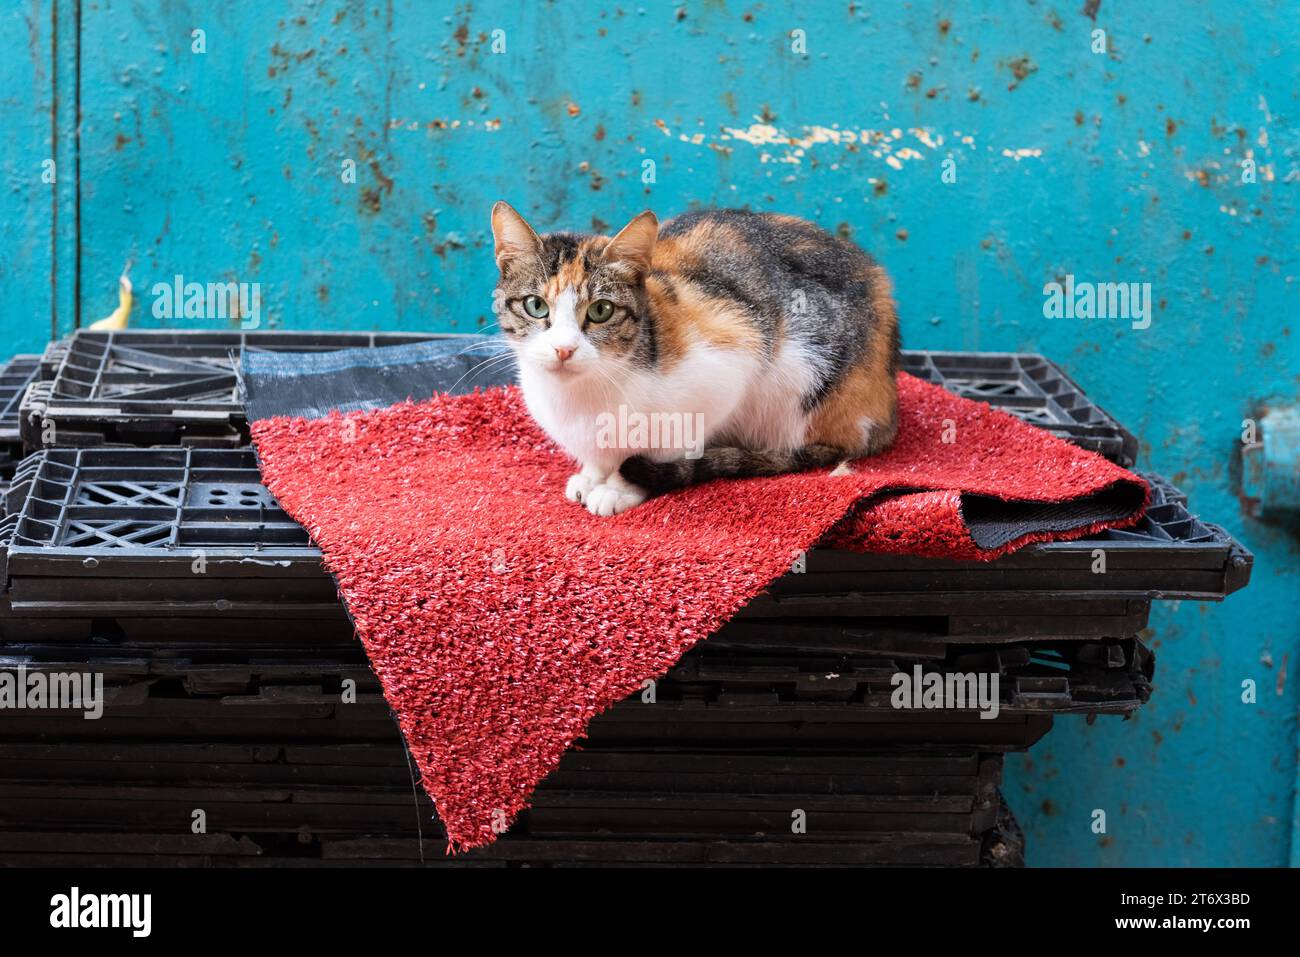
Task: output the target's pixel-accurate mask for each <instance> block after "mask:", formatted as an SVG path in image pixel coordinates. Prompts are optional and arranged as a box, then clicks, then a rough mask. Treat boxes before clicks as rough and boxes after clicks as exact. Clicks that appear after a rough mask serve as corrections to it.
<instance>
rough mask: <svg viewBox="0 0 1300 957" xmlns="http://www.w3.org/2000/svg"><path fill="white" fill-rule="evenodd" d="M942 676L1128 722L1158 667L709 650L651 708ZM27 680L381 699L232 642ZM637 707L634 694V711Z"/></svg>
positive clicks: (1116, 657) (956, 652)
mask: <svg viewBox="0 0 1300 957" xmlns="http://www.w3.org/2000/svg"><path fill="white" fill-rule="evenodd" d="M918 666H919V667H921V668H922V669H923V670H924V671H925V672H927V673H929V672H935V673H940V674H950V673H955V674H976V675H997V676H998V681H999V688H998V692H999V694H998V705H999V708H1000V709H1001V710H1006V711H1008V712H1035V713H1036V712H1050V713H1070V712H1076V713H1089V714H1099V713H1109V714H1127V713H1129V712H1131V711H1134V710H1136V709H1137V708H1138V707H1139V706H1140V705H1141V704H1143V703H1145V702H1146V701H1147V699H1148V698H1149V697H1150V694H1151V678H1152V675H1153V672H1154V663H1153V657H1152V655H1151V653H1150V652H1149V651H1148V650H1147V649H1146V648H1145V647H1144V646H1143V645H1142V643H1141V642H1140V641H1139V640H1138V639H1136V638H1125V639H1106V640H1100V641H1096V640H1094V641H1078V640H1056V641H1052V640H1044V639H1040V640H1038V641H1027V642H1024V643H1020V644H1000V645H978V646H977V645H965V644H960V643H958V644H950V645H948V646H947V647H946V648H945V653H944V654H943V655H941V656H926V657H919V658H918V657H909V656H903V655H898V654H894V653H891V652H889V651H887V650H883V649H874V650H864V651H859V652H856V653H853V654H839V653H826V652H818V651H809V650H804V651H794V650H791V651H787V652H784V653H763V652H757V653H755V652H751V651H744V650H740V651H738V650H737V649H736V648H735V647H734V646H731V645H721V646H715V645H714V643H713V642H712V641H706V642H702V643H701V644H699V645H697V646H696V647H694V648H692V649H691V650H690V651H688V652H687V653H686V654H685V655H683V656H682V658H681V660H680V661H679V662H678V663H677V664H676V665H675V666H674V667H673V668H672V669H671V670H670V671H669V672H668V673H667V674H666V675H664V676H663V677H661V678H660V679H659V680H658V681H657V682H656V700H657V701H658V702H664V703H667V702H687V703H690V702H697V703H698V702H702V703H708V704H724V705H725V704H749V705H754V704H762V705H771V706H794V705H797V704H800V703H811V704H821V703H841V704H855V705H858V706H861V707H866V708H874V709H878V710H879V709H885V708H889V707H891V703H890V698H891V694H892V691H893V680H894V676H895V675H897V674H900V673H902V674H906V675H909V676H910V675H912V673H913V669H914V668H915V667H918ZM19 667H22V668H25V669H27V671H28V672H38V671H39V672H44V673H54V674H58V673H74V672H86V671H93V672H94V673H97V674H101V675H103V676H104V681H105V684H106V686H107V687H108V688H109V689H110V690H111V692H112V694H113V695H114V697H115V700H119V701H120V700H123V698H124V697H126V696H130V695H131V694H132V692H135V698H134V699H132V700H140V701H142V700H144V699H145V698H147V697H149V696H150V695H154V694H166V695H169V696H172V697H174V696H176V695H179V694H184V695H189V696H204V695H208V696H212V695H218V696H222V697H223V698H224V700H225V701H226V702H227V703H229V702H231V701H234V700H236V699H235V697H234V696H244V698H245V700H250V699H252V698H259V699H263V700H279V701H289V700H293V701H296V702H298V703H304V702H307V701H310V700H315V701H317V702H319V703H320V704H321V705H322V706H326V705H332V704H333V703H334V702H335V701H336V700H337V698H338V695H339V691H340V689H341V688H342V687H343V683H344V682H345V681H351V682H353V683H354V687H355V689H356V690H357V691H358V692H359V693H362V694H366V695H370V696H374V695H377V694H379V692H380V688H379V684H378V681H377V680H376V679H375V678H374V676H373V674H372V673H371V671H370V668H369V665H368V663H367V662H366V660H365V655H364V652H363V651H362V649H361V647H360V645H359V644H358V643H356V642H352V643H351V644H350V645H342V646H329V645H323V646H316V647H313V648H311V649H308V650H305V651H303V652H299V653H297V654H293V653H292V652H291V651H290V650H288V649H275V650H274V652H271V651H270V650H268V649H265V648H261V647H257V646H252V647H249V646H247V645H244V644H242V643H240V642H239V641H238V640H232V641H230V642H228V643H227V644H226V645H224V646H219V647H217V648H215V649H214V648H205V647H191V646H188V645H187V644H186V643H184V641H183V640H181V639H179V638H178V640H176V641H175V642H174V643H173V644H172V646H171V647H168V648H156V647H155V648H151V647H147V646H142V645H140V644H139V643H127V644H123V645H111V644H98V645H96V644H89V645H85V644H72V643H67V644H58V643H56V644H45V645H42V644H34V643H25V642H12V641H10V642H0V668H7V669H10V668H19ZM638 699H639V692H638V693H637V694H634V695H632V696H631V697H630V699H629V700H630V702H631V703H635V702H636V701H637V700H638Z"/></svg>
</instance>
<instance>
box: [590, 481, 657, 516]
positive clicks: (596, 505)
mask: <svg viewBox="0 0 1300 957" xmlns="http://www.w3.org/2000/svg"><path fill="white" fill-rule="evenodd" d="M645 499H646V495H645V492H643V491H642V490H641V489H639V488H637V487H636V486H635V485H630V484H629V483H627V482H624V481H622V480H621V479H619V478H618V473H617V472H616V473H614V475H611V476H610V477H609V478H608V479H606V480H605V484H603V485H597V486H596V487H595V488H593V489H592V490H591V491H590V492H588V493H587V497H586V502H585V504H586V506H587V511H589V512H591V514H592V515H600V516H608V515H617V514H619V513H620V512H626V511H627V510H628V509H629V508H632V507H633V506H636V505H640V504H641V503H642V502H644V501H645Z"/></svg>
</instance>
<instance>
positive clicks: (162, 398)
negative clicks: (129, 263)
mask: <svg viewBox="0 0 1300 957" xmlns="http://www.w3.org/2000/svg"><path fill="white" fill-rule="evenodd" d="M442 338H463V339H465V341H467V342H472V341H477V340H478V339H479V338H481V337H475V336H458V335H439V334H432V333H427V334H426V333H319V332H248V333H242V332H201V331H183V332H170V331H157V330H144V331H134V330H132V331H123V332H91V331H88V330H82V331H79V332H77V333H76V334H74V335H73V336H71V337H69V338H68V339H64V340H61V341H59V342H56V343H52V344H51V345H50V347H49V348H48V349H47V350H46V352H45V355H44V356H43V357H42V359H41V364H42V366H43V368H44V369H45V370H46V373H47V374H46V378H48V379H49V380H50V381H48V382H46V383H43V384H41V385H39V386H37V387H36V388H34V389H31V390H30V391H29V393H28V396H27V398H26V399H25V400H24V403H23V410H22V412H23V423H22V426H23V432H22V435H23V438H24V440H25V441H26V443H27V445H28V447H29V448H40V447H42V445H44V444H45V443H44V442H43V441H42V439H41V436H42V432H43V428H44V423H45V421H46V420H53V421H54V422H55V424H56V444H57V445H60V446H95V445H105V444H108V445H143V446H152V445H191V444H192V445H202V446H210V447H234V446H238V445H242V444H245V443H247V441H248V424H247V421H246V419H245V417H244V410H243V407H242V405H241V403H240V399H239V394H238V389H237V382H236V375H235V370H236V369H237V368H238V363H239V356H240V355H241V353H242V352H244V351H277V352H278V351H312V352H320V351H329V350H334V349H344V348H366V347H374V346H382V345H400V344H404V343H410V342H421V341H427V340H430V339H442ZM903 368H904V369H905V370H906V371H907V372H910V373H912V374H913V375H916V376H919V377H920V378H923V379H925V380H927V381H929V382H933V383H935V384H937V385H941V386H943V387H944V388H946V389H949V390H950V391H952V392H954V393H956V394H958V395H962V396H966V397H968V398H972V399H978V400H981V401H985V402H988V403H989V404H991V405H994V406H997V407H998V408H1000V409H1002V410H1004V411H1006V412H1009V413H1011V414H1013V415H1016V416H1018V417H1020V418H1022V419H1024V420H1025V421H1027V422H1030V423H1031V424H1033V425H1036V426H1039V427H1041V428H1044V429H1046V430H1048V431H1050V432H1052V433H1053V434H1055V435H1058V436H1060V437H1061V438H1064V439H1066V440H1067V441H1070V442H1074V443H1076V444H1078V445H1081V446H1083V447H1084V448H1088V449H1092V450H1094V451H1097V452H1099V453H1101V454H1102V455H1104V456H1106V457H1107V458H1109V459H1111V460H1113V461H1116V462H1119V463H1120V464H1122V465H1131V464H1133V461H1134V458H1135V455H1136V452H1137V443H1136V440H1135V439H1134V438H1133V436H1132V435H1130V434H1129V433H1128V432H1127V431H1125V430H1124V428H1123V427H1122V426H1120V425H1119V423H1118V422H1116V421H1115V420H1114V419H1113V418H1112V417H1111V416H1109V415H1108V414H1107V413H1106V412H1105V411H1104V410H1102V409H1101V408H1100V407H1099V406H1097V405H1096V404H1095V403H1093V402H1092V401H1091V400H1089V399H1088V397H1087V396H1086V395H1085V394H1084V393H1083V390H1082V389H1080V388H1079V387H1078V386H1077V385H1076V384H1075V383H1074V382H1073V381H1072V380H1071V379H1070V378H1069V376H1067V375H1066V374H1065V373H1064V372H1063V371H1062V370H1061V369H1060V367H1059V366H1057V365H1056V364H1055V363H1053V362H1051V361H1050V360H1048V359H1046V358H1044V357H1043V356H1040V355H1032V354H1015V353H966V352H924V351H916V352H904V353H903Z"/></svg>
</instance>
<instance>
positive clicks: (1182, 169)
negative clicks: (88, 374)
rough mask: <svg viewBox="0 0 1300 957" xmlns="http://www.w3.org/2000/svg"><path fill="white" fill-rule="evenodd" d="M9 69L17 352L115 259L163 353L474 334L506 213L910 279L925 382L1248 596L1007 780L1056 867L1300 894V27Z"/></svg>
mask: <svg viewBox="0 0 1300 957" xmlns="http://www.w3.org/2000/svg"><path fill="white" fill-rule="evenodd" d="M1081 8H1083V9H1081ZM196 29H200V30H203V31H204V39H205V42H206V52H204V53H195V52H193V51H192V43H193V39H192V31H193V30H196ZM1095 29H1102V30H1104V31H1105V32H1106V35H1107V40H1108V46H1109V49H1108V51H1107V52H1104V53H1095V52H1093V51H1092V49H1091V46H1092V42H1093V38H1092V31H1093V30H1095ZM498 30H499V31H503V33H495V32H494V31H498ZM793 31H803V32H802V34H798V33H794V32H793ZM800 38H802V39H803V42H804V44H805V46H806V50H805V51H804V52H797V51H796V50H794V49H793V44H794V43H795V42H796V41H797V40H799V39H800ZM502 40H504V51H502V52H494V42H495V43H496V45H497V46H498V48H499V46H500V42H501V41H502ZM0 44H2V48H3V49H5V50H6V51H14V53H15V55H14V56H12V57H10V56H6V58H5V59H4V63H3V65H0V80H2V81H3V100H2V101H0V120H3V122H2V123H0V136H2V137H3V146H4V149H3V155H0V169H2V170H3V176H4V181H3V187H4V189H3V195H4V204H5V205H4V209H3V214H4V215H3V222H0V236H2V237H3V241H4V252H5V255H4V256H3V258H2V259H0V295H2V296H3V309H2V310H0V336H2V341H3V345H4V347H5V351H6V352H7V351H12V350H13V349H34V348H37V347H39V346H40V345H41V343H42V342H43V341H44V340H45V339H47V338H48V336H49V334H50V327H51V312H52V311H55V312H57V317H56V319H55V322H56V323H58V324H60V327H61V328H67V327H70V326H71V325H72V324H73V323H74V322H76V321H77V320H78V317H79V318H80V320H81V321H82V322H83V324H84V323H85V322H88V321H91V320H93V319H95V318H98V317H100V316H102V315H105V314H107V313H108V312H109V311H110V310H111V309H112V307H113V305H114V304H115V292H114V289H115V286H114V283H115V277H116V276H117V274H118V272H119V271H120V270H121V268H122V266H123V263H124V262H125V261H127V260H131V261H133V266H132V272H131V275H132V278H133V279H134V280H135V282H136V285H137V288H139V289H141V291H142V292H144V293H146V295H145V297H144V301H143V302H142V303H141V304H139V305H138V306H137V309H136V313H135V322H136V324H137V325H140V324H149V325H167V324H171V325H186V324H188V325H194V324H195V323H194V321H192V320H191V321H189V322H186V321H184V320H174V321H170V322H169V321H165V320H159V319H155V318H153V317H152V316H151V315H149V312H148V307H149V304H150V300H149V298H148V296H147V290H148V288H149V287H150V286H151V285H152V284H153V283H154V282H157V281H170V280H171V278H172V277H173V276H174V275H176V274H178V273H179V274H182V275H184V276H185V278H186V279H187V280H192V281H199V282H217V281H227V280H239V281H246V282H259V283H261V288H262V298H263V313H262V316H261V321H262V325H263V327H279V328H286V329H304V328H312V327H329V328H336V329H371V328H383V329H440V330H462V331H468V330H474V329H478V328H480V327H482V326H484V325H485V324H486V321H487V318H486V317H487V316H488V315H489V309H488V305H489V301H490V299H489V291H490V289H491V285H492V264H491V253H490V236H489V234H488V231H487V214H488V209H489V207H490V206H491V203H492V202H493V201H494V200H496V199H498V198H506V199H509V200H510V201H512V202H513V203H515V204H516V205H517V206H518V207H519V208H520V209H521V210H522V211H524V212H525V214H526V215H528V216H529V217H530V218H531V219H532V221H533V222H534V223H535V224H536V225H537V226H538V227H539V228H556V227H568V228H584V229H589V228H592V227H595V228H605V227H607V226H617V225H619V224H620V222H621V221H622V220H624V219H626V218H628V217H630V216H631V215H632V214H633V213H635V212H636V211H639V210H640V209H642V208H643V207H647V206H649V207H652V208H654V209H655V210H656V211H657V212H658V213H659V214H660V215H661V216H667V215H670V214H672V213H674V212H677V211H680V210H682V209H685V208H687V207H688V206H690V205H692V204H697V203H707V204H725V205H748V206H751V207H754V208H761V209H779V210H783V211H786V212H793V213H799V214H802V215H804V216H807V217H809V218H811V219H814V220H816V221H818V222H820V223H822V224H823V225H825V226H827V227H828V228H831V229H834V230H838V231H840V232H842V233H845V234H848V235H851V236H852V237H853V238H855V239H856V240H857V241H858V242H860V243H861V244H862V245H863V246H865V247H866V248H867V249H869V250H871V251H872V252H873V253H875V254H876V255H877V256H878V258H879V259H880V260H881V261H882V262H884V263H885V264H886V265H887V266H888V267H889V269H890V270H891V271H892V272H893V274H894V276H895V277H896V281H897V286H898V298H899V300H900V303H901V310H902V315H903V318H904V328H905V340H906V342H907V344H908V345H909V346H911V347H914V348H948V349H986V350H1034V351H1042V352H1045V353H1047V354H1048V355H1050V356H1052V357H1054V358H1055V359H1056V360H1058V361H1059V362H1061V363H1062V364H1063V365H1065V366H1066V367H1067V368H1068V369H1069V371H1070V372H1071V374H1072V375H1073V376H1074V377H1075V378H1077V379H1078V380H1079V381H1080V382H1082V383H1083V384H1084V385H1085V387H1086V388H1087V389H1088V391H1089V392H1090V394H1091V395H1093V396H1094V397H1095V398H1096V399H1097V400H1098V401H1099V402H1101V403H1102V404H1103V405H1104V406H1106V407H1107V408H1108V409H1109V410H1110V411H1112V412H1113V413H1114V414H1116V415H1117V416H1118V417H1119V418H1120V419H1122V420H1123V421H1124V422H1125V423H1126V424H1127V425H1128V426H1129V427H1130V428H1131V429H1132V430H1133V431H1134V432H1136V433H1139V434H1140V435H1141V436H1142V437H1143V439H1144V445H1143V458H1144V462H1143V464H1144V465H1145V466H1147V467H1153V468H1155V469H1158V470H1160V471H1162V472H1164V473H1166V474H1168V475H1170V476H1171V477H1173V478H1174V479H1175V480H1176V481H1177V482H1178V483H1179V484H1180V485H1182V486H1183V487H1184V489H1185V490H1186V491H1187V492H1188V493H1189V494H1190V496H1191V500H1192V504H1193V506H1194V508H1196V509H1197V510H1199V511H1200V512H1201V513H1202V514H1203V515H1205V516H1207V517H1209V518H1211V519H1212V520H1215V521H1218V522H1220V523H1222V524H1224V525H1226V526H1227V527H1228V528H1229V529H1230V530H1232V531H1233V532H1234V533H1236V534H1237V535H1239V536H1240V537H1241V538H1242V540H1243V541H1245V542H1246V543H1247V544H1248V546H1249V547H1250V548H1252V549H1253V550H1254V551H1255V552H1256V556H1257V564H1256V569H1255V580H1254V583H1253V584H1252V586H1251V587H1250V589H1249V590H1248V591H1247V592H1244V593H1242V594H1239V595H1237V596H1235V597H1233V598H1232V599H1230V600H1229V602H1227V603H1226V604H1225V605H1223V606H1221V607H1206V606H1201V605H1192V604H1182V605H1180V606H1177V607H1165V608H1160V609H1159V610H1158V611H1157V612H1156V613H1155V614H1154V616H1153V626H1154V637H1153V639H1152V641H1153V644H1154V646H1155V647H1156V649H1157V652H1158V656H1159V672H1158V688H1157V692H1156V695H1155V698H1154V699H1153V701H1152V703H1151V704H1150V706H1148V707H1147V708H1145V709H1143V710H1142V711H1141V712H1140V713H1139V715H1138V716H1137V717H1136V718H1135V719H1133V720H1131V721H1128V722H1120V721H1117V720H1108V719H1101V720H1099V721H1098V722H1097V723H1096V724H1094V725H1093V726H1091V727H1089V726H1086V725H1085V724H1084V723H1083V722H1082V721H1076V720H1060V721H1058V725H1057V728H1056V730H1055V731H1054V732H1053V733H1052V734H1051V735H1050V736H1049V737H1048V738H1047V739H1046V740H1045V741H1044V742H1043V743H1042V744H1041V745H1040V746H1038V747H1037V748H1036V749H1035V750H1034V752H1033V754H1032V756H1031V757H1030V758H1029V759H1027V760H1017V761H1016V762H1014V766H1013V767H1012V769H1011V771H1010V774H1009V779H1010V780H1009V787H1008V793H1009V798H1010V800H1011V802H1012V804H1013V806H1014V808H1015V810H1016V812H1017V814H1018V816H1019V817H1020V819H1021V821H1022V823H1023V824H1024V825H1025V827H1026V830H1027V832H1028V835H1029V839H1030V860H1031V862H1032V863H1035V864H1084V865H1119V864H1130V865H1143V864H1169V865H1180V864H1246V865H1249V864H1269V865H1277V864H1284V863H1286V862H1287V861H1288V860H1289V855H1291V854H1292V853H1293V852H1292V850H1291V848H1292V847H1293V846H1294V843H1295V842H1293V839H1292V833H1293V828H1294V823H1295V811H1294V810H1293V808H1294V806H1295V805H1294V794H1295V782H1296V722H1295V717H1296V713H1297V692H1296V687H1295V684H1296V683H1295V682H1294V681H1292V680H1289V678H1288V674H1289V673H1291V672H1294V671H1295V670H1296V668H1297V666H1298V664H1300V663H1298V662H1297V660H1296V659H1297V651H1298V648H1297V645H1298V644H1300V642H1298V637H1300V624H1297V620H1296V616H1295V610H1296V604H1297V603H1296V596H1297V572H1296V569H1297V565H1298V564H1300V562H1298V561H1297V558H1298V555H1297V548H1298V545H1297V537H1296V535H1295V534H1294V533H1293V532H1288V531H1285V530H1280V529H1273V528H1269V527H1266V526H1263V525H1261V524H1258V523H1256V522H1254V521H1252V520H1250V519H1248V518H1246V517H1245V516H1244V515H1243V514H1242V511H1241V508H1240V505H1239V502H1238V499H1237V496H1236V493H1235V491H1234V484H1233V479H1232V475H1231V472H1232V464H1231V463H1232V462H1233V461H1234V459H1235V456H1236V454H1237V449H1238V447H1239V444H1240V432H1241V422H1242V419H1243V418H1244V417H1246V416H1248V415H1250V414H1251V413H1252V411H1253V410H1254V408H1255V405H1256V402H1257V401H1258V400H1270V399H1271V400H1292V401H1293V400H1294V399H1295V397H1296V394H1297V391H1298V389H1300V376H1298V375H1297V373H1298V372H1300V361H1298V360H1300V349H1298V347H1297V341H1296V340H1297V338H1298V337H1297V336H1295V335H1293V334H1292V328H1291V326H1292V325H1293V322H1294V318H1293V317H1294V316H1295V313H1296V305H1297V295H1298V284H1297V280H1296V272H1297V259H1296V246H1297V239H1300V230H1297V227H1296V220H1295V213H1296V192H1297V187H1298V185H1300V129H1298V124H1297V112H1298V111H1300V102H1298V97H1300V93H1298V91H1300V68H1298V66H1297V53H1296V51H1297V50H1300V17H1297V16H1296V15H1295V8H1294V5H1293V4H1290V3H1286V2H1281V0H1264V2H1258V3H1252V4H1249V5H1239V4H1233V3H1226V2H1225V3H1213V4H1204V5H1196V7H1195V8H1194V9H1193V8H1192V6H1191V5H1188V4H1185V3H1183V2H1181V0H1148V2H1146V3H1143V4H1132V3H1128V4H1123V5H1121V4H1119V3H1117V2H1113V0H1102V2H1101V3H1100V4H1098V3H1097V2H1095V0H1088V2H1086V3H1085V2H1084V0H1062V2H1053V0H1039V2H1024V0H1015V2H1012V0H1004V2H986V3H968V2H952V3H942V4H935V5H929V4H921V3H910V4H909V3H874V4H870V3H858V4H851V3H824V4H823V3H819V4H804V3H800V4H793V3H790V4H786V3H777V2H766V3H744V2H739V0H714V2H707V3H695V2H684V3H650V2H644V3H641V4H639V5H637V4H629V5H627V6H618V5H615V4H601V3H577V2H553V3H536V4H519V3H514V2H498V0H491V2H478V3H473V4H470V3H462V4H455V5H453V4H439V3H415V2H408V0H387V2H377V0H375V2H347V0H292V2H287V3H283V4H279V5H274V4H233V5H215V4H209V3H201V2H187V0H174V2H165V3H164V2H157V3H150V2H140V0H136V2H131V3H127V2H123V0H97V2H93V3H92V2H87V0H56V2H54V3H49V2H36V0H22V2H16V3H15V2H11V4H10V9H8V10H7V11H6V12H4V13H0ZM78 104H79V107H80V127H79V129H78V128H77V126H76V123H75V118H76V116H77V112H76V110H77V106H78ZM56 154H57V155H58V157H59V163H58V166H59V180H58V183H57V184H55V186H53V187H51V186H50V185H47V184H42V183H41V181H40V171H41V162H42V160H44V159H45V158H47V157H51V156H54V155H56ZM947 159H951V160H952V161H953V166H954V168H955V170H956V181H955V182H952V183H945V182H943V181H942V179H941V173H942V170H943V165H944V161H945V160H947ZM349 160H350V161H353V162H354V163H355V164H356V168H357V170H358V175H357V177H356V182H355V183H350V182H345V181H344V178H343V177H342V175H341V174H342V172H343V171H344V169H345V163H346V161H349ZM647 160H650V161H653V163H654V173H655V176H654V181H653V182H645V180H644V173H645V169H646V167H645V163H646V161H647ZM1244 160H1252V161H1254V163H1256V164H1257V168H1258V174H1257V181H1256V182H1254V183H1243V182H1242V175H1241V173H1242V162H1243V161H1244ZM78 172H79V175H78ZM1066 274H1074V275H1075V276H1076V277H1078V278H1080V279H1087V280H1092V281H1099V282H1108V281H1114V282H1150V283H1151V284H1152V290H1153V298H1154V299H1155V300H1156V302H1157V303H1158V305H1157V306H1156V308H1155V311H1154V318H1153V321H1152V323H1151V326H1150V328H1148V329H1144V330H1137V329H1133V328H1131V326H1130V324H1129V323H1126V322H1122V321H1114V320H1091V321H1086V320H1066V319H1053V320H1049V319H1045V318H1044V317H1043V295H1042V287H1043V285H1044V283H1046V282H1049V281H1052V280H1054V279H1057V278H1058V277H1062V276H1064V275H1066ZM1248 678H1250V679H1254V680H1256V681H1257V682H1259V685H1260V688H1261V693H1260V696H1259V701H1258V703H1256V704H1253V705H1246V704H1242V703H1241V701H1240V689H1241V682H1242V681H1243V680H1244V679H1248ZM1094 808H1102V809H1105V810H1106V811H1107V814H1108V822H1109V833H1108V834H1106V835H1104V836H1098V835H1095V834H1093V833H1091V831H1090V828H1089V825H1090V823H1091V817H1090V814H1091V811H1092V810H1093V809H1094ZM1295 853H1297V854H1300V848H1297V849H1296V851H1295Z"/></svg>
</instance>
